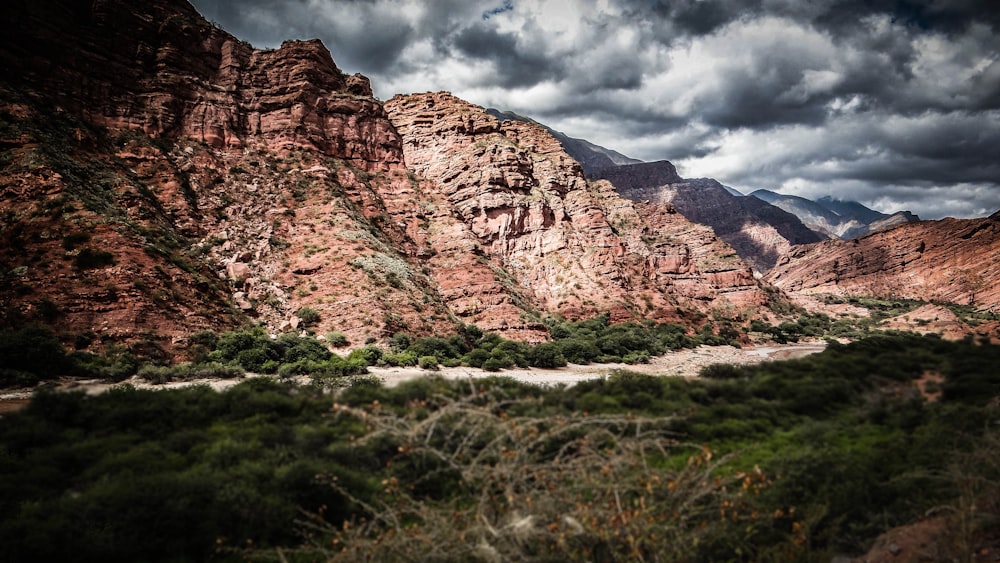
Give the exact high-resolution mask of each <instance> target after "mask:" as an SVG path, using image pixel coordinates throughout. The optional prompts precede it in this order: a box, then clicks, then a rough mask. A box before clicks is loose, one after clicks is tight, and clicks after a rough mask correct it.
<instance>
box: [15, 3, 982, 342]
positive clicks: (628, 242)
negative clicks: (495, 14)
mask: <svg viewBox="0 0 1000 563" xmlns="http://www.w3.org/2000/svg"><path fill="white" fill-rule="evenodd" d="M0 13H2V16H3V18H4V20H5V21H9V22H16V25H12V26H9V29H8V31H7V33H5V34H4V36H2V37H0V69H2V77H3V78H2V79H0V147H2V151H3V152H2V153H0V178H2V186H3V188H2V194H0V212H2V214H0V220H2V228H0V243H2V244H0V276H2V279H3V282H4V283H3V284H2V285H0V302H2V304H3V307H2V309H0V324H2V325H3V326H4V327H6V328H10V327H17V326H22V325H24V324H27V323H42V324H46V325H49V326H52V327H55V328H57V330H58V332H59V334H60V336H61V337H62V338H63V339H64V341H65V342H69V343H72V344H73V345H74V346H75V347H77V348H79V349H90V348H99V347H102V346H108V345H115V344H122V343H124V344H128V345H129V346H131V347H139V348H141V347H143V346H145V347H146V348H147V349H149V350H162V351H163V353H164V354H166V355H168V356H169V355H177V354H180V353H182V352H183V351H184V350H185V349H186V348H187V346H188V345H189V344H190V336H191V334H193V333H195V332H197V331H200V330H206V329H212V330H225V329H229V328H234V327H237V326H241V325H244V324H247V323H250V322H253V323H258V324H260V325H263V326H264V327H266V328H267V330H269V331H271V332H282V331H288V330H302V329H304V328H308V329H309V330H312V331H315V332H317V333H320V334H323V333H325V332H327V331H339V332H343V333H344V334H345V335H347V337H348V338H349V339H350V341H351V342H352V343H355V344H361V343H364V342H384V341H386V340H387V339H389V338H391V337H392V336H393V335H396V334H399V333H406V334H413V335H429V334H441V333H449V332H453V331H455V330H457V329H459V328H460V327H461V326H462V325H465V324H475V325H477V326H479V327H481V328H483V329H488V330H494V331H497V332H499V333H500V334H501V335H503V336H505V337H508V338H515V339H520V340H526V341H540V340H545V339H546V338H548V332H547V331H548V329H547V327H546V324H545V322H544V321H545V320H546V319H548V318H552V317H555V318H565V319H570V320H575V319H585V318H591V317H594V316H597V315H600V314H608V315H609V316H610V318H611V319H612V321H615V322H618V321H627V320H652V321H669V322H677V323H681V324H684V325H685V326H687V327H688V328H689V329H690V330H697V329H699V328H700V327H701V326H702V325H703V324H704V323H705V320H706V319H709V318H715V319H725V320H728V321H731V322H737V323H746V322H749V320H751V319H758V318H763V319H769V320H774V319H777V318H779V316H780V315H779V313H778V312H777V310H776V309H778V310H780V308H776V307H773V305H774V304H775V303H784V302H785V296H784V295H783V294H782V291H783V290H782V288H784V291H799V290H803V291H805V290H811V288H812V287H826V286H822V284H820V285H815V286H809V287H807V285H808V284H807V283H806V281H805V280H809V279H812V278H815V277H816V275H815V273H808V272H806V270H808V266H809V265H810V264H812V265H816V264H818V263H819V262H818V261H816V260H812V261H809V260H805V262H803V260H799V259H800V258H803V257H808V256H809V255H808V254H807V253H808V252H823V251H821V250H816V251H812V250H810V249H813V248H827V247H825V246H822V245H829V244H830V243H827V242H821V241H822V240H823V239H824V237H823V236H821V235H820V234H818V233H817V232H815V231H813V230H810V229H809V228H807V227H806V226H805V225H804V224H803V222H802V221H800V220H799V218H798V217H796V216H795V215H793V214H792V213H788V212H787V211H784V210H782V209H780V208H779V207H776V206H774V205H771V204H769V203H767V202H765V201H763V200H762V199H760V198H757V197H747V196H737V195H734V194H733V193H732V192H731V191H730V190H727V188H726V187H725V186H722V185H721V184H719V183H718V182H716V181H715V180H711V179H684V178H681V177H680V176H679V175H678V174H677V172H676V170H675V168H674V167H673V165H672V164H670V163H669V162H667V161H660V162H650V163H646V162H638V161H635V159H630V158H628V157H625V156H624V155H621V154H619V153H616V152H614V151H610V150H608V149H603V148H601V147H598V146H597V145H594V144H592V143H588V142H586V141H583V140H580V139H572V138H570V137H567V136H565V135H563V134H561V133H558V132H552V131H551V130H550V129H548V128H546V127H544V126H542V125H540V124H538V123H535V122H533V121H531V120H526V119H524V118H522V117H520V116H514V115H511V114H505V113H502V112H497V111H492V112H490V111H487V110H486V109H484V108H481V107H479V106H476V105H474V104H471V103H468V102H466V101H464V100H461V99H459V98H457V97H455V96H453V95H451V94H449V93H447V92H438V93H424V94H408V95H399V96H396V97H394V98H392V99H391V100H388V101H386V102H382V101H380V100H378V99H376V98H375V97H374V96H373V94H372V89H371V86H370V83H369V81H368V79H367V78H366V77H364V76H362V75H360V74H354V75H348V74H346V73H344V72H343V71H342V70H341V69H340V68H339V67H338V66H337V64H336V63H335V62H334V60H333V57H332V56H331V54H330V52H329V51H328V50H327V49H326V47H325V46H324V45H323V44H322V43H320V42H319V41H316V40H311V41H288V42H285V43H283V44H282V45H281V47H280V48H277V49H264V50H261V49H255V48H253V47H252V46H251V45H249V44H247V43H245V42H243V41H240V40H239V39H237V38H235V37H233V36H232V35H230V34H228V33H226V32H225V31H223V30H222V29H219V28H218V27H216V26H214V25H212V24H210V23H208V22H207V21H206V20H205V19H204V18H203V17H202V16H201V15H200V14H199V13H198V12H197V11H196V10H195V9H194V8H193V7H191V6H190V4H188V3H186V2H184V1H180V0H150V1H148V2H143V3H133V2H126V1H124V0H108V1H105V2H95V3H81V2H73V1H68V0H40V1H30V2H29V1H27V0H15V1H12V2H6V3H4V5H3V6H2V7H0ZM498 116H499V117H498ZM831 205H833V204H831ZM963 224H964V223H963ZM908 225H922V226H923V227H921V228H926V229H927V231H926V232H925V233H924V234H922V235H921V236H922V237H924V239H926V243H925V248H938V247H941V248H950V249H952V250H953V251H955V252H961V253H965V254H962V256H963V257H962V258H961V267H962V269H963V270H964V271H967V272H969V274H968V278H969V279H970V280H975V279H984V280H986V282H984V283H985V284H986V285H991V284H992V283H993V280H994V279H995V277H994V275H995V272H994V271H993V270H991V269H990V268H992V267H993V266H992V265H991V264H992V263H990V262H983V261H979V260H978V258H977V256H978V255H977V254H975V252H976V248H975V247H973V246H969V245H950V246H949V245H947V244H945V242H942V243H941V244H938V243H937V242H934V241H936V239H935V238H934V237H935V235H934V234H933V232H934V231H936V230H941V229H939V228H936V227H934V226H933V225H935V224H931V223H922V222H921V223H908V224H906V225H902V226H901V227H897V228H904V227H907V226H908ZM967 225H972V223H968V224H967ZM969 228H972V229H975V228H979V227H969ZM880 232H887V233H896V232H897V231H896V230H895V229H892V230H889V231H880ZM900 232H901V233H902V232H904V231H900ZM966 232H967V230H966V231H963V230H962V229H959V228H958V227H954V226H953V225H951V224H949V227H948V229H947V230H944V231H942V234H941V235H940V237H942V238H943V239H949V240H950V238H954V237H955V236H958V237H959V238H960V239H961V240H966V239H964V238H962V237H964V234H962V233H966ZM976 232H977V233H980V234H979V235H977V237H978V238H976V239H975V241H976V242H977V243H979V244H980V246H981V245H982V244H985V243H986V242H988V241H993V240H994V238H990V237H994V236H995V235H994V231H991V230H989V229H986V230H983V229H980V230H978V231H976ZM872 236H873V235H869V237H868V238H866V239H862V241H864V242H858V243H855V244H859V245H861V246H858V248H867V246H864V245H869V244H882V243H884V244H897V243H900V244H901V241H895V240H893V241H890V240H889V239H885V240H883V239H875V238H871V237H872ZM887 236H888V235H887ZM987 239H988V241H987ZM816 243H820V245H821V246H818V247H817V246H815V244H816ZM845 244H846V243H845ZM907 244H909V243H907ZM989 244H992V242H989ZM810 245H813V246H810ZM838 248H839V247H838ZM850 256H851V258H850V260H852V261H853V262H852V263H853V264H861V263H863V262H864V261H865V260H868V259H869V256H870V253H868V252H865V253H855V254H851V255H850ZM902 256H903V257H904V260H907V261H906V262H905V264H906V265H907V267H906V268H905V269H904V268H882V269H881V270H880V271H883V272H885V273H886V274H885V275H897V274H900V275H906V276H910V277H912V276H913V270H912V268H913V267H917V266H919V267H925V266H926V267H930V268H935V267H939V266H940V264H937V263H936V262H932V261H926V262H921V261H919V260H911V259H910V258H909V255H908V254H904V255H902ZM803 263H804V264H805V265H801V264H803ZM775 264H777V265H778V266H780V267H781V268H782V269H781V270H779V271H780V274H779V273H774V274H768V277H767V278H766V279H765V280H761V279H759V278H760V275H761V274H762V273H763V272H765V271H767V270H769V269H771V268H772V266H774V265H775ZM754 270H756V274H755V271H754ZM854 271H856V272H858V275H859V276H862V275H868V274H862V272H866V271H867V270H866V269H865V267H863V266H861V265H858V266H857V268H856V269H855V270H850V272H854ZM976 276H979V278H976ZM851 279H853V278H851V275H850V273H849V272H847V273H845V274H844V275H841V276H840V277H838V278H837V280H835V282H834V283H835V285H836V286H837V287H839V288H841V289H843V288H845V287H848V285H849V284H850V283H851ZM795 280H802V281H801V283H800V282H797V281H795ZM810 283H811V282H810ZM917 285H919V284H911V285H910V286H907V287H911V289H912V292H911V293H912V294H914V295H920V294H921V293H920V290H919V288H918V287H917ZM850 287H855V286H850ZM900 287H902V286H900ZM970 287H971V286H970ZM977 287H979V286H977ZM928 295H930V294H928ZM933 295H942V296H945V297H949V298H954V299H968V300H970V301H972V302H974V303H975V304H976V305H977V306H982V307H988V306H990V304H991V303H993V301H994V300H995V299H996V296H995V294H994V292H990V291H983V290H982V288H981V287H980V288H979V289H976V291H975V296H974V298H971V297H970V296H969V294H968V293H967V292H966V293H961V292H951V293H948V292H945V293H941V292H937V293H933Z"/></svg>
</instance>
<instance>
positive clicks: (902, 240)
mask: <svg viewBox="0 0 1000 563" xmlns="http://www.w3.org/2000/svg"><path fill="white" fill-rule="evenodd" d="M766 280H767V281H769V282H770V283H772V284H774V285H775V286H777V287H779V288H781V289H784V290H785V291H788V292H792V293H806V294H817V293H833V294H839V295H875V296H883V297H905V298H910V299H920V300H924V301H942V302H953V303H961V304H969V305H972V306H974V307H976V308H978V309H982V310H992V311H996V310H997V309H998V307H1000V284H998V283H997V280H1000V213H995V214H993V215H992V216H990V217H987V218H982V219H951V218H949V219H942V220H940V221H918V222H910V223H903V224H901V225H898V226H896V227H894V228H890V229H887V230H883V231H878V232H875V233H872V234H870V235H867V236H864V237H861V238H857V239H854V240H851V241H838V240H831V241H827V242H823V243H820V244H817V245H810V246H802V247H797V248H794V249H792V250H791V251H790V252H789V253H788V254H786V255H785V256H783V257H782V258H781V259H779V260H778V262H777V264H775V266H774V268H772V269H771V271H769V272H768V273H767V276H766Z"/></svg>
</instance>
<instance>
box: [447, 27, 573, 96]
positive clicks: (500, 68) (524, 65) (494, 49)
mask: <svg viewBox="0 0 1000 563" xmlns="http://www.w3.org/2000/svg"><path fill="white" fill-rule="evenodd" d="M518 37H519V36H518V34H515V33H512V32H501V31H498V30H497V29H496V28H495V27H493V26H491V25H489V24H487V23H482V24H478V23H477V24H475V25H471V26H469V27H466V28H464V29H462V30H461V31H458V32H457V33H456V34H455V35H454V38H453V39H452V46H453V48H454V50H455V51H456V52H457V53H459V54H460V55H461V56H463V57H465V58H468V59H471V60H474V61H477V62H478V63H480V64H483V63H491V64H492V68H493V69H494V70H495V72H494V73H492V74H491V75H490V76H489V77H487V78H488V79H489V80H490V81H492V82H493V83H495V84H498V85H500V86H502V87H504V88H518V87H523V86H531V85H534V84H537V83H539V82H542V81H545V80H561V79H562V78H563V77H564V74H565V68H564V65H563V63H562V61H560V60H553V59H551V58H549V57H546V56H545V55H544V54H543V53H537V52H533V51H531V50H527V49H524V48H523V47H522V46H520V45H518Z"/></svg>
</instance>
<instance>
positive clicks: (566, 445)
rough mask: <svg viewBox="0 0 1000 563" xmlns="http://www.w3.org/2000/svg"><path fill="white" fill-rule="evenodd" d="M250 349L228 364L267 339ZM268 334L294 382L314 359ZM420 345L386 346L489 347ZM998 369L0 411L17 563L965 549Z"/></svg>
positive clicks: (3, 533) (885, 368)
mask: <svg viewBox="0 0 1000 563" xmlns="http://www.w3.org/2000/svg"><path fill="white" fill-rule="evenodd" d="M573 328H575V327H573ZM619 330H621V329H619ZM624 332H625V333H628V332H629V331H627V330H625V331H624ZM648 333H655V331H654V330H652V329H650V330H649V331H648ZM667 333H668V332H666V331H665V332H664V334H667ZM639 334H640V335H641V334H647V332H645V331H640V333H639ZM244 336H245V335H244ZM576 336H577V339H578V340H581V341H582V340H583V337H582V336H581V334H580V333H576ZM633 336H635V335H634V334H633ZM464 338H474V339H477V340H476V341H478V339H483V338H491V337H490V336H489V335H482V334H476V333H474V332H473V334H466V335H463V342H464V341H465V340H464ZM229 339H232V340H238V338H237V337H236V336H229V337H227V336H226V335H223V336H222V337H219V339H218V342H216V343H212V342H207V345H206V358H205V361H206V362H212V361H214V362H216V363H217V364H218V365H219V366H225V365H226V363H227V362H231V361H232V360H231V359H230V357H231V356H232V357H238V356H239V355H240V353H241V351H242V350H244V349H246V348H243V347H242V345H240V346H233V347H232V348H231V349H230V348H228V347H227V344H226V343H227V342H228V341H229ZM399 340H402V339H401V338H400V339H399ZM598 340H600V338H599V337H598ZM621 340H624V337H622V339H621ZM268 341H270V342H271V343H274V345H275V346H276V347H278V349H277V350H272V351H270V352H268V351H265V352H264V353H263V354H264V356H266V357H267V358H268V360H262V361H269V360H270V361H276V362H284V363H279V367H278V368H277V369H280V366H283V365H290V363H294V362H297V361H303V357H308V356H309V355H310V353H311V352H310V350H311V346H312V345H311V344H303V343H302V342H298V341H295V342H283V343H277V341H272V340H270V339H268ZM443 342H444V343H449V340H448V339H445V340H444V341H443ZM49 344H50V345H51V342H50V343H49ZM396 344H397V348H396V349H395V351H386V350H381V349H377V350H380V351H381V353H382V354H383V358H384V356H385V355H387V354H392V355H396V356H399V355H401V354H406V353H409V354H413V355H415V356H417V357H418V358H419V357H421V356H423V357H428V356H431V355H433V356H435V357H437V355H438V354H441V355H442V357H450V358H455V357H464V356H466V355H468V354H471V353H472V351H473V350H476V349H481V350H485V349H486V348H485V347H481V346H476V347H470V348H469V349H468V350H467V351H464V352H463V351H462V349H461V348H460V347H459V348H457V349H456V350H455V352H454V354H453V355H451V356H447V354H445V353H442V352H448V351H447V350H446V349H445V348H444V344H442V342H438V341H436V340H431V341H415V342H409V343H404V342H397V343H396ZM403 344H406V346H405V347H404V346H403ZM450 344H452V345H455V346H458V342H452V343H450ZM501 344H502V342H497V343H495V344H494V345H493V348H492V349H491V350H490V352H489V353H490V358H492V357H493V352H494V351H496V349H497V347H499V346H500V345H501ZM557 344H558V343H557ZM557 344H556V345H557ZM298 345H302V346H303V347H304V349H305V351H302V349H300V350H299V352H290V351H291V350H293V349H296V346H298ZM644 345H647V346H649V345H652V344H651V342H650V341H646V342H645V343H644ZM420 346H424V348H420ZM466 346H468V344H466ZM598 347H599V348H600V346H598ZM237 349H239V350H240V351H236V350H237ZM250 349H253V348H250ZM630 350H631V348H630ZM649 351H650V352H652V351H653V350H649ZM560 352H561V353H562V350H560ZM327 353H328V352H327ZM448 353H450V352H448ZM458 353H462V356H457V354H458ZM505 353H508V352H505ZM516 353H519V352H517V351H515V354H516ZM272 354H280V355H277V356H275V357H272V356H271V355H272ZM359 354H361V353H359ZM299 356H303V357H299ZM297 357H298V358H299V359H296V360H294V361H291V362H288V361H286V360H293V359H294V358H297ZM253 358H254V359H253V361H258V360H260V358H259V357H257V355H253ZM371 359H372V358H370V357H369V358H366V360H365V361H366V362H367V361H369V360H371ZM309 361H316V360H309ZM326 361H328V359H327V360H326ZM338 361H343V362H350V361H351V360H350V359H349V358H342V359H340V360H338ZM483 361H484V362H485V361H486V360H485V359H484V360H483ZM514 361H516V360H514ZM997 365H1000V348H998V347H994V346H988V345H977V344H974V343H972V342H971V341H964V342H947V341H942V340H940V339H937V338H933V337H918V336H914V335H906V334H889V335H877V336H874V337H872V338H868V339H865V340H862V341H858V342H855V343H852V344H847V345H841V344H836V343H831V344H830V347H829V348H828V350H827V351H826V352H824V353H821V354H817V355H814V356H810V357H807V358H803V359H799V360H794V361H789V362H775V363H768V364H762V365H759V366H754V367H746V368H736V367H732V366H713V367H710V368H706V370H705V371H704V373H703V377H702V378H701V379H698V380H693V381H687V380H683V379H679V378H655V377H648V376H641V375H637V374H634V373H630V372H620V373H616V374H615V375H612V376H609V377H607V378H604V379H599V380H594V381H589V382H584V383H580V384H577V385H575V386H573V387H568V388H564V387H556V388H540V387H536V386H531V385H526V384H520V383H517V382H514V381H512V380H509V379H505V378H502V377H498V378H493V379H487V380H480V381H477V382H475V383H474V384H472V383H470V382H468V381H465V382H449V381H446V380H443V379H436V378H425V379H419V380H414V381H411V382H409V383H406V384H403V385H400V386H398V387H395V388H385V387H382V386H381V385H379V384H378V383H377V382H376V381H373V380H371V379H370V378H367V377H365V376H354V378H353V379H351V378H347V379H344V378H341V380H342V381H345V383H343V387H342V388H341V389H340V390H339V391H337V392H336V394H335V395H334V396H332V397H331V395H330V394H329V392H328V388H329V386H327V385H325V384H323V385H299V386H296V385H293V384H291V383H288V382H283V381H282V380H280V379H275V378H250V379H248V380H247V381H245V382H242V383H240V384H238V385H236V386H235V387H233V388H232V389H230V390H228V391H226V392H222V393H219V392H215V391H212V390H211V389H209V388H207V387H205V386H197V387H190V388H186V389H179V390H161V391H148V390H137V389H134V388H131V387H129V386H123V387H120V388H116V389H114V390H113V391H111V392H108V393H105V394H102V395H97V396H85V395H83V394H76V393H54V392H41V393H39V394H38V395H37V396H36V397H35V399H34V400H33V401H32V402H31V404H30V405H29V406H28V407H27V408H26V409H25V410H23V411H22V412H20V413H17V414H14V415H10V416H5V417H4V418H3V419H0V488H2V490H0V514H2V516H0V544H2V545H4V550H5V554H6V557H9V558H11V560H29V559H30V560H58V559H65V560H129V561H133V560H171V559H173V560H176V559H205V558H209V557H216V558H220V559H228V558H234V559H238V558H243V557H250V558H259V559H268V558H272V559H278V558H282V557H284V558H286V559H288V560H296V559H301V560H316V559H317V558H318V559H320V560H323V559H333V560H345V561H350V560H357V558H359V557H360V556H362V555H364V556H368V557H373V558H374V559H376V560H394V559H395V560H398V559H407V558H408V559H412V560H442V561H444V560H452V561H459V560H495V559H497V558H500V559H504V560H511V559H520V560H587V559H589V560H602V559H603V560H607V559H641V560H650V561H653V560H660V561H685V560H687V561H697V560H723V559H726V560H754V561H756V560H769V559H779V558H780V559H793V560H795V559H798V560H829V558H830V556H831V555H832V554H835V553H857V552H860V551H861V550H863V549H864V548H865V546H866V545H867V542H870V541H871V539H872V538H873V537H874V536H875V535H876V534H877V533H879V532H880V531H881V530H884V529H885V528H887V527H889V526H894V525H898V524H903V523H907V522H910V521H912V520H914V519H915V518H917V517H918V516H922V515H924V514H927V513H928V511H930V510H932V509H933V510H936V512H933V514H937V515H943V517H946V518H951V519H952V520H951V521H950V522H951V523H950V524H949V526H947V527H946V530H949V536H948V538H947V539H948V540H951V541H952V543H947V542H946V543H943V544H942V547H941V548H942V549H944V550H947V549H954V550H955V551H953V552H947V553H942V554H941V558H951V557H958V556H959V555H961V554H962V552H961V550H962V549H966V550H968V549H971V548H970V546H973V545H975V543H974V542H975V541H976V539H977V538H978V537H980V534H982V533H984V530H986V531H988V530H990V529H993V530H995V529H997V526H996V524H997V523H998V520H997V518H998V517H1000V491H998V484H1000V439H998V438H997V430H996V425H997V424H998V423H1000V412H998V411H997V409H996V402H997V397H998V396H1000V373H998V372H997V370H996V366H997ZM348 381H349V382H350V383H348ZM320 382H321V383H323V381H320ZM331 407H332V408H331ZM300 509H301V511H300ZM959 524H961V525H959ZM963 546H965V547H964V548H963Z"/></svg>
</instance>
